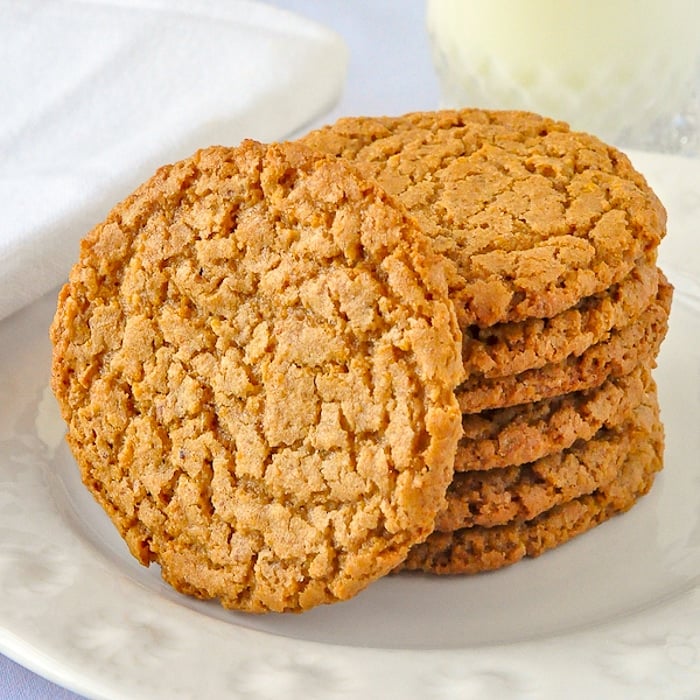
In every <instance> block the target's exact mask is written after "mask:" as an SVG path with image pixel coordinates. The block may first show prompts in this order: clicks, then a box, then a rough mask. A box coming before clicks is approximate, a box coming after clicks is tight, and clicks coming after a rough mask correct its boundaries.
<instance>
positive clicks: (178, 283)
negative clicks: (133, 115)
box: [51, 141, 462, 612]
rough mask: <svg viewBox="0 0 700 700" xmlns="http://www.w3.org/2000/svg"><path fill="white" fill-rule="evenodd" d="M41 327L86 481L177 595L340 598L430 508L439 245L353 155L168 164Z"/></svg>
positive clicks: (114, 215) (437, 432)
mask: <svg viewBox="0 0 700 700" xmlns="http://www.w3.org/2000/svg"><path fill="white" fill-rule="evenodd" d="M51 339H52V342H53V345H54V354H53V367H52V388H53V390H54V393H55V394H56V396H57V399H58V401H59V404H60V406H61V410H62V413H63V416H64V418H65V420H66V422H67V423H68V435H67V439H68V442H69V444H70V446H71V449H72V451H73V453H74V455H75V457H76V460H77V461H78V464H79V466H80V469H81V472H82V477H83V481H84V482H85V484H86V485H87V487H88V488H89V489H90V490H91V491H92V493H93V495H94V496H95V498H96V499H97V500H98V501H99V502H100V504H101V505H102V506H103V508H104V509H105V510H106V511H107V513H108V514H109V516H110V517H111V518H112V520H113V521H114V523H115V525H116V526H117V528H118V529H119V531H120V532H121V534H122V536H123V537H124V538H125V540H126V542H127V544H128V546H129V548H130V550H131V552H132V554H133V555H134V556H135V557H137V558H138V559H139V560H140V561H141V562H142V563H144V564H149V563H150V562H151V561H156V562H158V563H159V564H160V566H161V570H162V574H163V577H164V578H165V579H166V580H167V581H168V582H169V583H171V584H172V585H173V586H174V587H175V588H177V589H178V590H180V591H182V592H184V593H189V594H193V595H195V596H198V597H201V598H218V599H219V600H220V601H221V603H222V604H223V605H224V606H226V607H231V608H236V609H241V610H247V611H253V612H264V611H268V610H275V611H286V610H293V611H298V610H303V609H308V608H310V607H313V606H315V605H318V604H321V603H328V602H333V601H336V600H343V599H347V598H349V597H351V596H353V595H354V594H356V593H357V592H358V591H360V590H362V589H363V588H364V587H365V586H366V585H367V584H368V583H370V582H371V581H372V580H374V579H376V578H378V577H380V576H382V575H383V574H385V573H386V572H388V571H389V570H390V569H392V568H393V567H394V566H396V565H397V564H398V563H399V561H401V560H402V559H403V558H404V556H405V554H406V552H407V550H408V548H409V547H410V546H412V545H413V544H415V543H416V542H419V541H422V540H423V539H424V538H425V537H426V536H427V535H428V534H429V532H430V531H431V530H432V527H433V522H434V518H435V515H436V513H437V512H438V511H439V510H440V509H441V508H442V507H443V506H444V494H445V490H446V488H447V485H448V483H449V481H450V479H451V477H452V464H453V459H454V452H455V448H456V443H457V440H458V437H459V433H460V422H461V416H460V411H459V409H458V406H457V403H456V400H455V397H454V392H453V390H454V387H455V385H456V384H457V383H458V381H459V379H460V377H461V373H462V367H461V337H460V333H459V330H458V327H457V321H456V317H455V314H454V309H453V307H452V305H451V303H450V302H449V298H448V288H447V282H446V272H445V269H444V263H443V262H442V258H441V257H440V256H436V255H435V254H434V253H433V251H432V243H431V242H430V240H429V239H427V238H426V237H424V236H423V235H422V234H421V232H420V231H419V230H418V229H417V227H416V226H415V223H414V222H413V220H412V219H410V218H409V217H407V216H406V214H405V211H404V210H403V208H402V207H397V206H396V203H395V202H394V201H393V200H391V199H390V198H388V197H387V196H386V194H385V193H384V192H382V191H381V190H380V189H379V188H378V187H377V186H376V185H375V184H373V183H371V182H368V181H367V180H365V179H364V178H363V177H361V176H360V175H359V174H358V173H357V172H356V170H355V169H354V168H352V167H350V166H349V165H347V164H345V163H341V162H338V161H337V160H335V159H332V158H328V157H325V156H323V155H321V154H319V153H317V152H313V151H310V150H307V149H305V148H303V147H301V146H298V145H290V144H288V145H282V146H264V145H262V144H258V143H256V142H252V141H251V142H244V143H243V144H242V145H241V146H240V147H238V148H223V147H212V148H209V149H204V150H202V151H199V152H197V153H196V154H195V155H194V156H192V157H191V158H188V159H185V160H183V161H180V162H179V163H176V164H174V165H171V166H165V167H163V168H161V169H160V170H159V171H158V172H157V173H156V175H155V176H154V177H153V178H151V179H150V180H149V181H148V182H146V183H145V184H144V185H142V186H141V187H140V188H139V189H138V190H136V192H135V193H134V194H132V195H131V196H130V197H128V198H127V199H126V200H125V201H123V202H122V203H121V204H119V205H117V206H116V207H115V209H114V210H113V211H112V212H111V213H110V214H109V216H108V217H107V219H106V221H105V222H103V223H102V224H100V225H98V226H96V227H95V228H94V229H93V231H92V232H90V234H89V235H88V236H87V237H86V239H85V240H84V241H83V243H82V245H81V251H80V258H79V261H78V263H77V264H76V265H75V266H74V268H73V270H72V271H71V274H70V279H69V282H68V284H66V286H65V287H64V288H63V290H62V291H61V293H60V296H59V302H58V308H57V312H56V316H55V318H54V322H53V324H52V327H51Z"/></svg>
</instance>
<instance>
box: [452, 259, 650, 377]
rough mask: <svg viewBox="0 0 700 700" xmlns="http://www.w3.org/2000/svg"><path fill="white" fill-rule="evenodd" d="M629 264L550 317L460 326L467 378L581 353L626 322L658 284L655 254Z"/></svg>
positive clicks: (646, 302) (541, 364)
mask: <svg viewBox="0 0 700 700" xmlns="http://www.w3.org/2000/svg"><path fill="white" fill-rule="evenodd" d="M650 257H651V258H652V259H644V260H642V261H640V263H639V264H638V265H636V266H635V267H634V269H633V270H632V272H631V273H630V274H629V275H628V276H627V277H625V279H624V280H622V282H619V283H618V284H614V285H612V287H610V288H609V289H606V290H605V291H604V292H600V293H598V294H594V295H592V296H589V297H586V298H585V299H582V300H581V301H580V302H579V303H578V304H576V306H574V307H572V308H570V309H566V310H565V311H562V312H561V313H559V314H557V315H556V316H554V317H552V318H530V319H527V320H525V321H520V322H518V323H498V324H496V325H495V326H489V327H487V328H482V327H479V326H475V325H472V326H468V327H466V328H463V329H462V331H463V340H462V357H463V360H464V369H465V372H466V375H467V377H472V376H477V375H478V376H482V377H487V378H490V377H502V376H507V375H511V374H518V373H520V372H524V371H526V370H528V369H537V368H539V367H544V366H545V365H546V364H550V363H554V362H560V361H562V360H563V359H564V358H566V357H569V356H571V355H574V356H575V355H581V354H582V353H583V352H585V351H586V350H587V349H588V348H589V347H591V346H592V345H595V344H597V343H600V342H602V341H604V340H607V339H608V338H609V337H610V333H611V331H613V330H615V329H619V328H624V327H625V326H628V325H629V324H630V323H631V322H632V321H633V320H634V319H636V318H637V317H639V316H640V315H641V313H642V312H643V311H644V309H646V308H647V306H649V304H650V303H651V302H652V301H653V299H654V297H655V296H656V293H657V291H658V286H659V274H658V270H657V268H656V263H655V260H654V258H655V255H653V256H650Z"/></svg>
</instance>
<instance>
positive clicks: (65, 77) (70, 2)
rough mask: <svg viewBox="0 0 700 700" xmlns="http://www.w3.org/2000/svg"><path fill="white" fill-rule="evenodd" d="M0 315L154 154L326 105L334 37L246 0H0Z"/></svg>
mask: <svg viewBox="0 0 700 700" xmlns="http://www.w3.org/2000/svg"><path fill="white" fill-rule="evenodd" d="M0 17H2V21H0V58H1V59H2V69H1V70H0V105H2V106H1V107H0V202H1V203H2V205H1V206H0V318H4V317H5V316H7V315H9V314H10V313H12V312H13V311H15V310H17V309H19V308H21V307H22V306H23V305H25V304H27V303H29V302H30V301H32V300H33V299H35V298H37V297H38V296H40V295H42V294H43V293H45V292H47V291H48V290H50V289H51V288H53V287H55V286H56V285H58V284H59V283H60V282H61V281H62V280H63V279H65V277H66V276H67V273H68V270H69V268H70V265H71V264H72V262H73V261H74V260H75V259H76V258H77V254H78V241H79V240H80V239H81V238H82V237H83V236H84V235H85V233H86V232H87V231H88V230H89V229H90V228H91V227H92V226H93V225H94V224H95V223H96V222H97V221H99V220H100V219H101V218H103V217H104V215H105V214H106V213H107V211H109V209H110V208H111V207H112V206H113V205H114V204H115V203H116V202H117V201H119V200H120V199H122V198H123V197H124V196H125V195H127V194H128V193H129V192H130V191H131V190H132V189H133V188H134V187H135V186H136V185H137V184H138V183H139V182H141V181H142V180H145V179H146V178H147V177H149V176H150V175H151V174H152V173H153V172H154V171H155V169H156V168H157V167H158V166H159V165H162V164H163V163H167V162H172V161H174V160H177V159H179V158H181V157H184V156H186V155H189V154H190V153H192V152H193V151H194V150H196V149H197V148H199V147H202V146H208V145H211V144H215V143H216V144H231V145H236V144H237V143H239V142H240V140H241V139H243V138H256V139H258V140H261V141H271V140H276V139H280V138H283V137H284V136H286V135H288V134H290V133H291V132H293V131H294V130H297V129H299V128H301V127H302V126H303V125H304V124H305V123H308V122H309V121H310V120H312V119H313V118H314V117H317V116H319V115H320V114H321V113H322V112H323V111H324V110H327V109H330V107H331V106H332V105H333V103H334V102H335V101H336V99H337V98H338V97H339V94H340V92H341V89H342V84H343V81H344V77H345V68H346V63H347V52H346V48H345V45H344V43H343V41H342V40H341V39H340V38H339V37H338V36H337V35H335V34H333V33H332V32H330V31H329V30H327V29H325V28H323V27H320V26H318V25H316V24H314V23H312V22H310V21H307V20H305V19H303V18H300V17H298V16H296V15H294V14H291V13H289V12H285V11H281V10H278V9H275V8H272V7H271V6H268V5H264V4H262V3H257V2H250V1H246V0H53V1H52V2H45V0H0Z"/></svg>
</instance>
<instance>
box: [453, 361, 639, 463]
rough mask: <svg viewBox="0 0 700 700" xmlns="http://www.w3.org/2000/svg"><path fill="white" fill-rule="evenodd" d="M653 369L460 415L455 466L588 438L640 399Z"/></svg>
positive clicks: (533, 455) (521, 458) (540, 453)
mask: <svg viewBox="0 0 700 700" xmlns="http://www.w3.org/2000/svg"><path fill="white" fill-rule="evenodd" d="M650 381H651V379H650V373H649V370H648V369H647V368H646V367H644V366H639V367H636V368H635V369H634V370H632V372H630V373H629V374H627V375H624V376H622V377H610V378H609V379H607V380H606V381H605V382H604V383H603V384H601V385H600V386H599V387H593V388H592V389H586V390H584V391H575V392H572V393H570V394H565V395H563V396H556V397H554V398H552V399H544V400H542V401H537V402H534V403H525V404H520V405H518V406H510V407H508V408H497V409H493V410H490V411H483V412H482V413H465V414H464V415H463V416H462V437H461V439H460V441H459V447H458V448H457V455H456V457H455V471H458V472H463V471H469V470H480V469H494V468H499V467H506V466H509V465H518V464H524V463H525V462H533V461H535V460H537V459H540V458H542V457H545V456H547V455H550V454H554V453H555V452H560V451H562V450H565V449H567V448H569V447H571V445H573V444H574V442H576V441H578V440H589V439H590V438H592V437H593V436H594V435H595V434H596V433H597V432H598V431H599V430H600V429H601V428H615V427H616V426H618V425H620V423H622V422H623V421H624V420H625V419H626V418H627V417H628V416H629V414H630V413H631V411H632V410H633V409H634V408H636V406H638V405H639V403H641V401H642V399H643V398H644V393H645V391H646V388H647V385H648V384H649V383H650Z"/></svg>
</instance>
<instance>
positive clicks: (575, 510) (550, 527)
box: [397, 416, 664, 574]
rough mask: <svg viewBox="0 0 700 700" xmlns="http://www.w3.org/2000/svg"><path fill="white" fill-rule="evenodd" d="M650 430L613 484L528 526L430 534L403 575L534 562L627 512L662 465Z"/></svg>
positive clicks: (656, 432) (658, 433)
mask: <svg viewBox="0 0 700 700" xmlns="http://www.w3.org/2000/svg"><path fill="white" fill-rule="evenodd" d="M648 418H649V419H650V421H651V422H652V425H651V426H650V427H649V428H648V431H647V432H646V433H645V432H644V431H641V432H640V433H639V434H638V437H637V439H636V440H635V441H634V443H633V444H632V446H631V448H630V451H629V452H628V454H627V458H626V460H625V462H624V464H623V466H622V469H621V471H620V473H619V475H618V476H617V478H615V479H614V480H613V481H611V482H610V483H609V484H608V485H606V486H605V487H603V488H601V489H598V490H596V491H595V492H593V493H592V494H588V495H586V496H581V497H579V498H575V499H573V500H571V501H569V502H567V503H564V504H562V505H558V506H555V507H554V508H552V509H551V510H549V511H546V512H545V513H542V514H541V515H539V516H537V517H536V518H534V519H533V520H518V521H514V522H512V523H508V524H506V525H501V526H498V527H491V528H487V527H472V528H464V529H461V530H456V531H454V532H434V533H433V534H432V535H430V537H429V538H428V539H427V540H426V541H425V542H424V543H422V544H419V545H416V546H415V547H413V548H412V549H411V551H410V552H409V554H408V557H407V558H406V560H405V561H404V562H403V564H402V565H401V567H399V568H398V569H397V571H398V570H403V571H423V572H426V573H431V574H475V573H479V572H482V571H489V570H493V569H499V568H501V567H504V566H508V565H510V564H514V563H516V562H518V561H520V560H521V559H523V558H524V557H536V556H539V555H540V554H542V553H544V552H546V551H547V550H549V549H552V548H553V547H556V546H558V545H561V544H563V543H565V542H567V541H569V540H571V539H572V538H573V537H575V536H576V535H580V534H582V533H584V532H586V531H587V530H590V529H592V528H593V527H595V526H596V525H599V524H600V523H602V522H603V521H605V520H608V519H609V518H611V517H613V516H614V515H617V514H619V513H623V512H625V511H627V510H629V508H631V507H632V506H633V505H634V504H635V503H636V502H637V500H638V499H639V498H641V497H642V496H643V495H644V494H646V493H647V492H648V491H649V489H650V488H651V485H652V483H653V481H654V477H655V476H656V473H657V472H658V471H659V470H660V469H661V468H662V464H663V461H662V460H663V457H662V455H663V443H664V436H663V427H662V425H661V423H660V422H659V421H658V420H656V419H655V418H654V417H653V416H649V417H648Z"/></svg>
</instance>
